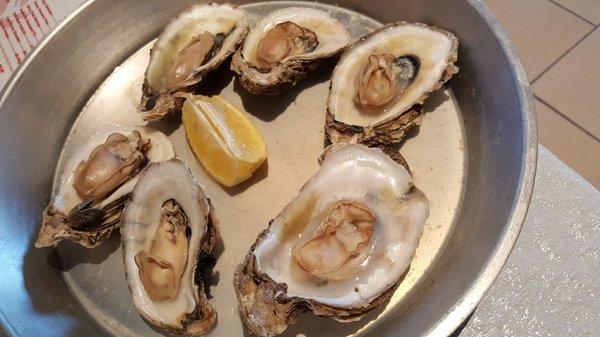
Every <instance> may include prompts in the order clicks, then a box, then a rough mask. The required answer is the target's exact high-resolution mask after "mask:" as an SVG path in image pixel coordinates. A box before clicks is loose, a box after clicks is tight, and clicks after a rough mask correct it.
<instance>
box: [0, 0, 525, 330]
mask: <svg viewBox="0 0 600 337" xmlns="http://www.w3.org/2000/svg"><path fill="white" fill-rule="evenodd" d="M190 3H191V2H190V1H168V2H167V1H143V2H140V1H134V0H131V1H121V2H118V3H115V2H111V1H108V0H98V1H94V2H91V3H89V4H88V5H87V6H86V7H84V8H83V9H82V10H80V11H79V12H78V13H76V15H74V16H73V17H71V19H70V20H68V21H67V23H66V24H65V25H63V26H62V27H61V28H59V29H58V30H57V31H56V32H55V33H54V34H53V36H52V37H50V38H49V39H48V40H47V41H46V42H45V43H43V44H42V46H41V47H40V48H39V49H38V50H37V51H36V52H35V53H34V54H33V56H32V57H31V58H30V59H29V60H28V61H27V62H26V63H25V65H24V66H23V67H22V68H21V69H20V71H19V72H18V74H17V75H16V77H15V78H14V79H13V81H12V82H11V84H10V85H9V86H8V87H7V89H6V90H5V91H4V93H3V96H2V108H1V110H0V153H1V154H2V155H3V156H2V158H5V159H6V161H4V159H3V162H2V166H0V226H1V228H2V233H3V235H2V237H0V250H1V251H2V252H3V253H5V255H6V256H8V257H9V258H8V259H7V260H8V264H9V268H7V271H8V272H7V273H5V274H4V275H0V280H3V279H4V280H5V286H4V287H2V289H0V294H1V295H2V301H1V302H0V311H1V312H2V319H3V323H4V328H5V330H6V331H7V332H9V333H11V334H15V335H40V336H41V335H48V336H54V335H56V336H59V335H65V334H70V335H79V334H88V335H105V334H112V335H117V336H151V335H159V332H157V331H155V330H154V329H152V328H151V327H150V326H148V325H147V324H146V323H145V322H144V321H143V320H142V319H141V318H140V316H139V315H138V314H137V312H136V311H135V308H133V307H132V304H131V299H130V295H129V290H128V289H127V284H126V281H125V277H124V272H123V268H122V261H121V252H120V245H119V243H120V241H119V237H118V235H116V234H115V235H113V236H112V237H111V238H110V239H109V240H108V242H106V243H104V244H103V245H102V246H101V247H100V248H97V249H95V250H87V249H84V248H80V247H78V246H76V245H74V244H71V243H64V244H60V245H59V247H58V248H56V249H52V250H50V249H48V250H36V249H34V248H33V247H32V242H33V239H34V237H35V234H36V231H37V229H38V226H39V214H40V212H41V209H42V208H43V207H44V205H45V204H46V203H47V201H48V199H49V191H50V184H51V177H52V172H55V170H56V173H57V176H58V174H59V173H60V171H61V168H62V163H64V161H65V159H66V158H68V156H69V155H70V153H72V151H74V149H75V148H76V147H77V144H80V143H81V141H82V140H84V139H86V138H87V137H89V136H90V135H91V134H93V133H94V132H96V131H97V130H99V129H101V128H103V127H105V126H108V125H112V124H115V123H119V124H140V123H142V121H141V118H140V116H139V114H137V113H136V106H137V103H138V101H139V97H140V95H141V91H140V88H141V83H142V81H143V72H144V70H145V67H146V65H147V62H148V51H149V48H150V45H151V43H152V41H153V39H154V38H155V36H156V35H157V34H158V32H159V31H160V30H161V29H162V27H163V26H164V24H165V23H166V22H167V21H168V19H169V18H170V17H172V16H173V15H175V14H176V13H177V12H179V11H180V10H182V9H184V8H185V7H186V6H188V5H189V4H190ZM297 4H298V3H294V2H271V3H254V4H248V5H245V6H244V8H245V9H246V10H247V11H248V12H249V13H251V14H252V15H253V16H255V17H259V16H260V15H262V14H264V13H267V12H270V11H272V10H274V9H276V8H280V7H285V6H291V5H297ZM303 5H307V6H313V7H318V8H321V9H324V10H326V11H328V12H329V13H330V14H331V15H333V16H334V17H336V18H338V19H339V20H340V21H341V22H343V23H345V24H347V26H348V27H349V28H350V30H351V33H352V34H353V35H354V36H355V37H357V36H360V35H362V34H364V33H366V32H368V31H371V30H372V29H374V28H376V27H378V26H379V25H380V23H379V22H378V21H376V20H375V19H374V18H376V19H378V20H380V21H381V22H388V21H397V20H407V21H423V22H427V23H432V24H436V25H439V26H441V27H445V28H448V29H450V30H452V31H454V32H455V33H456V34H457V35H458V37H459V39H460V41H461V43H462V45H461V49H460V55H459V60H460V67H461V73H460V74H459V76H457V77H456V78H455V79H453V80H452V81H451V82H450V85H449V87H448V89H447V90H445V91H442V92H439V93H438V94H436V95H434V96H433V97H432V98H431V99H430V102H429V103H428V106H427V113H426V114H425V117H424V121H423V125H422V126H421V127H420V129H419V130H418V132H414V133H413V134H412V135H411V136H412V137H411V138H409V139H408V140H407V141H406V142H405V143H404V144H403V145H402V150H401V152H402V154H403V155H404V156H405V157H406V159H407V160H408V162H409V164H410V166H411V168H412V170H413V172H414V175H415V182H416V184H417V185H418V186H419V187H420V188H421V189H423V190H424V192H425V193H426V194H427V196H428V197H429V199H430V201H431V205H432V209H431V216H430V218H429V220H428V223H427V226H426V229H425V232H424V235H423V238H422V240H421V244H420V245H419V248H418V250H417V254H416V257H415V259H414V261H413V263H412V265H411V269H410V271H409V273H408V275H407V277H406V278H405V279H404V281H403V282H402V284H401V285H400V287H399V288H398V290H397V291H396V293H395V294H394V296H393V297H392V299H391V300H390V301H389V302H388V303H386V305H385V306H384V307H382V308H380V309H379V310H376V311H375V312H373V313H372V314H370V315H369V316H367V317H365V318H364V319H362V320H361V321H359V322H356V323H351V324H340V323H336V322H334V321H332V320H327V319H320V318H316V317H314V316H312V315H309V314H306V315H302V316H301V317H300V319H299V323H298V324H296V325H294V326H292V327H291V328H290V329H289V331H287V332H286V335H290V336H292V335H296V334H305V335H307V336H316V335H318V336H323V335H328V336H329V335H330V336H343V335H350V334H363V333H366V332H369V333H376V334H377V335H399V334H402V335H407V336H414V335H426V334H430V335H434V334H448V333H450V332H451V331H453V329H455V328H456V327H457V326H458V325H459V324H460V323H461V322H462V320H463V319H464V318H465V317H466V316H467V315H468V314H469V313H470V311H471V310H472V309H473V307H474V306H475V305H476V303H477V301H478V300H479V298H480V297H481V296H482V294H483V292H484V291H485V289H487V287H488V286H489V284H491V282H492V281H493V279H494V277H495V275H496V274H497V273H498V271H499V270H500V268H501V265H502V264H503V262H504V260H505V258H506V256H507V255H508V252H509V251H510V248H511V246H512V243H513V242H514V240H515V239H516V235H517V233H518V230H519V227H520V225H521V223H522V220H523V218H524V214H525V210H526V206H527V203H528V200H529V195H530V192H531V184H532V181H533V170H534V167H535V162H534V160H535V151H536V148H535V144H536V140H535V127H534V121H533V110H532V105H531V97H530V95H529V93H528V88H527V87H526V86H527V84H526V80H525V78H524V76H523V72H522V69H521V66H520V64H519V63H518V60H516V58H515V56H514V54H513V52H512V50H511V49H509V48H508V43H507V42H506V39H505V37H504V35H503V34H502V33H500V32H498V28H497V27H496V26H494V25H495V22H494V21H493V19H492V18H491V17H490V16H489V13H488V12H487V11H486V10H485V9H484V8H483V7H482V5H481V4H480V3H479V2H473V3H471V2H468V1H465V2H462V1H452V2H450V1H448V2H441V3H440V2H436V1H431V2H429V1H422V2H419V4H412V3H411V4H409V3H406V4H395V3H387V2H385V1H370V2H369V3H368V4H366V3H363V2H356V3H355V2H352V1H346V2H345V3H343V5H344V6H347V7H348V8H351V9H352V10H348V9H344V8H341V7H335V6H329V5H324V4H316V3H304V4H303ZM361 13H362V14H361ZM451 13H456V14H457V15H460V16H461V17H462V19H460V20H459V18H457V17H455V16H452V15H449V14H451ZM367 15H368V16H367ZM486 60H489V61H487V62H486ZM333 65H334V62H328V63H325V64H323V65H322V66H321V67H320V68H319V69H318V70H317V71H316V72H315V74H314V76H312V77H311V78H310V79H309V80H307V81H305V82H302V84H300V85H299V86H298V87H297V88H295V89H294V90H292V91H290V92H288V93H285V94H282V95H280V96H277V97H274V98H265V97H259V96H253V95H250V94H248V93H247V92H246V91H245V90H244V89H243V88H241V86H240V85H239V83H237V81H235V80H234V79H233V75H232V73H231V72H230V71H229V70H228V66H227V65H225V66H224V67H221V68H220V69H219V70H217V71H216V72H214V73H212V74H211V75H209V77H208V78H207V79H206V80H205V81H204V82H205V83H206V84H204V85H203V86H202V88H201V92H203V93H207V94H220V95H222V96H223V97H225V98H226V99H228V100H229V101H231V102H232V103H234V104H235V105H237V106H239V107H242V108H243V109H244V110H245V111H247V112H248V113H250V114H251V116H252V119H253V121H254V122H255V123H256V125H257V126H258V127H259V129H260V130H261V132H262V133H263V135H264V136H265V139H266V141H267V144H268V146H269V159H268V165H265V166H263V167H262V168H261V169H260V170H259V171H258V172H257V173H256V174H255V177H253V178H252V179H251V180H250V181H248V182H246V183H244V184H242V185H241V186H237V187H235V188H229V189H224V188H223V187H221V186H220V185H218V184H217V183H215V182H214V181H213V180H212V179H211V178H210V177H209V176H208V175H207V174H206V173H205V172H204V171H203V169H202V167H201V166H200V165H199V164H198V163H197V162H196V161H195V159H194V157H193V155H192V154H191V151H190V149H189V147H188V146H187V143H186V141H185V138H184V135H183V130H182V128H181V126H180V120H179V116H173V117H172V118H169V120H168V121H166V122H161V123H155V124H153V125H152V126H154V127H156V128H159V129H161V130H163V131H164V132H166V133H167V134H168V135H170V138H171V139H172V141H173V142H174V144H175V146H176V152H177V155H178V156H179V157H180V158H183V159H184V160H186V161H187V162H188V163H189V164H190V166H191V167H192V170H193V171H194V174H195V175H196V176H197V177H198V178H199V179H200V181H202V183H203V184H204V185H205V187H206V189H207V191H208V194H209V195H210V196H211V197H212V199H213V200H214V201H215V206H216V209H217V212H218V215H219V217H220V219H221V222H222V236H223V243H222V245H221V246H220V247H219V251H218V253H219V259H218V263H217V266H216V267H215V271H216V275H215V277H214V283H215V284H214V286H213V287H212V288H211V294H212V295H213V297H214V298H213V301H214V302H215V304H216V307H217V310H218V312H219V322H218V325H217V327H216V329H215V330H213V331H212V332H211V335H214V336H221V335H223V336H237V335H243V330H242V327H241V323H240V321H239V318H238V316H237V311H236V310H237V309H236V306H237V304H236V301H235V295H234V291H233V287H232V274H233V270H234V268H235V266H236V265H237V263H239V262H240V261H241V259H242V257H243V256H244V255H245V253H246V252H247V250H248V248H249V247H250V244H251V243H252V242H253V241H254V239H255V238H256V235H257V234H258V233H259V232H260V231H261V230H262V229H264V228H265V227H266V225H267V223H268V220H269V219H271V218H272V217H274V216H275V215H276V214H277V213H278V212H279V210H281V209H282V208H283V207H284V206H285V204H286V203H287V202H289V200H291V198H292V197H293V196H294V195H295V194H296V192H297V191H298V189H299V188H300V186H301V185H302V183H303V182H304V181H305V180H307V179H308V178H309V177H310V176H311V175H312V174H313V173H314V172H315V171H316V169H317V167H318V165H317V162H316V157H317V155H318V153H319V152H320V151H321V149H322V148H323V123H324V112H325V111H324V110H325V99H326V97H327V92H328V80H329V76H330V72H331V69H332V67H333ZM467 149H468V151H467ZM59 158H60V159H59ZM55 178H56V177H55ZM55 180H56V179H55ZM9 233H10V235H9ZM13 233H15V234H14V235H13ZM7 254H10V255H7ZM5 295H6V296H5ZM32 323H34V324H32ZM98 326H101V327H102V328H103V329H101V330H100V329H98V328H97V327H98Z"/></svg>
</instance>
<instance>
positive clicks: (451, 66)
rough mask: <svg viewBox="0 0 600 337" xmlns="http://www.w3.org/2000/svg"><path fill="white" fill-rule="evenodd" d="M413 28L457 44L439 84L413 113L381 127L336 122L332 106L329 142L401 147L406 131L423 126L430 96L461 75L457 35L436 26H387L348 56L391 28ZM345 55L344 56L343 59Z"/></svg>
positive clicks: (327, 122) (328, 121)
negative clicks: (429, 31)
mask: <svg viewBox="0 0 600 337" xmlns="http://www.w3.org/2000/svg"><path fill="white" fill-rule="evenodd" d="M402 25H411V26H421V27H426V28H429V29H432V30H434V31H437V32H440V33H442V34H444V35H446V36H448V37H449V38H450V39H451V40H452V41H453V46H452V51H451V53H450V55H449V57H448V65H447V66H446V69H445V71H444V72H443V73H442V76H441V77H440V79H439V81H438V82H437V83H436V84H435V85H434V86H433V87H431V89H429V90H428V91H427V92H426V93H425V95H423V96H422V97H421V99H420V100H419V101H418V102H415V105H414V106H413V107H411V108H410V109H408V110H406V111H405V112H403V113H402V114H400V115H399V116H397V117H395V118H393V119H391V120H386V121H383V122H381V123H378V124H375V125H372V126H367V127H362V126H357V125H349V124H345V123H342V122H339V121H337V120H335V116H333V114H332V113H331V111H330V109H329V106H328V107H327V116H326V119H325V135H326V137H327V139H328V140H329V141H330V142H332V143H338V142H344V143H350V142H354V143H362V144H365V145H368V146H376V145H379V144H394V143H399V142H400V141H402V139H403V138H404V136H405V134H406V131H408V130H409V129H410V128H411V127H412V126H418V125H420V124H421V116H422V114H423V103H424V101H425V100H426V99H427V97H429V94H430V93H432V92H434V91H436V90H438V89H440V88H441V87H442V85H443V84H444V83H446V82H447V81H448V80H450V78H452V76H454V74H456V73H458V67H457V66H456V65H455V63H456V61H457V60H458V40H457V38H456V36H454V34H452V33H450V32H449V31H447V30H444V29H441V28H437V27H434V26H428V25H426V24H422V23H411V24H409V23H406V22H397V23H393V24H389V25H385V26H383V27H382V28H380V29H378V30H376V31H374V32H372V33H371V34H368V35H365V36H363V37H362V38H360V39H359V40H358V41H356V42H355V43H353V44H352V45H350V46H349V47H348V48H347V49H346V52H345V53H350V52H352V49H353V47H354V46H356V45H358V44H360V43H361V42H363V41H364V40H366V39H368V38H370V37H372V36H373V35H375V34H377V33H379V32H380V31H383V30H385V29H387V28H390V27H395V26H402ZM343 56H344V55H342V57H343Z"/></svg>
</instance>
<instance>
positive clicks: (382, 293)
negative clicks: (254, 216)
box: [234, 144, 429, 336]
mask: <svg viewBox="0 0 600 337" xmlns="http://www.w3.org/2000/svg"><path fill="white" fill-rule="evenodd" d="M325 155H326V157H325V159H324V160H323V163H322V166H321V168H320V169H319V171H318V172H317V173H316V174H315V175H314V176H313V177H312V178H311V179H310V180H309V181H308V182H307V183H306V184H305V185H304V187H302V189H301V190H300V192H299V194H298V196H297V197H296V198H295V199H294V200H293V201H292V202H291V203H290V204H288V205H287V206H286V207H285V208H284V210H283V211H282V212H281V213H280V214H279V215H278V216H277V217H276V218H275V219H274V220H272V221H271V223H270V225H269V227H268V228H267V229H266V230H265V231H264V232H262V233H261V234H260V235H259V236H258V238H257V240H256V242H255V243H254V245H253V246H252V248H251V250H250V252H249V253H248V255H247V256H246V257H245V259H244V261H243V262H242V264H241V265H240V266H239V267H238V269H237V270H236V273H235V279H234V286H235V288H236V293H237V297H238V306H239V312H240V316H241V317H242V321H243V322H244V325H245V326H246V328H248V330H249V331H250V332H251V333H252V334H255V335H258V336H274V335H277V334H279V333H281V332H283V331H284V330H285V329H286V328H287V326H288V325H289V324H292V323H293V322H294V321H295V320H296V316H297V312H298V311H306V310H310V311H312V312H313V313H314V314H316V315H319V316H324V317H330V318H333V319H336V320H338V321H341V322H345V321H353V320H357V319H360V318H361V317H362V316H363V315H365V314H366V313H367V312H368V311H370V310H371V309H374V308H375V307H377V306H378V305H380V304H381V303H383V302H384V301H385V300H387V299H388V298H389V297H390V296H391V295H392V292H393V290H394V289H395V286H396V285H397V284H398V283H399V281H400V279H401V277H402V275H403V274H404V273H405V272H406V271H407V269H408V267H409V265H410V262H411V259H412V257H413V255H414V253H415V250H416V247H417V245H418V242H419V239H420V237H421V233H422V231H423V227H424V225H425V221H426V219H427V217H428V215H429V204H428V201H427V199H426V197H425V196H424V195H423V193H421V192H420V191H419V190H418V189H417V188H415V187H414V186H413V183H412V178H411V175H410V173H409V171H408V169H407V168H405V166H403V164H402V163H403V160H401V159H400V158H401V157H400V155H399V154H398V153H397V152H396V153H395V154H394V156H393V157H394V158H395V159H396V160H394V159H392V157H390V156H389V155H387V154H385V153H384V152H383V151H382V150H381V149H379V148H368V147H366V146H364V145H360V144H350V145H344V146H339V145H337V146H336V147H335V148H334V149H333V150H331V151H326V152H325Z"/></svg>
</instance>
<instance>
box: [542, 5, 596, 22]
mask: <svg viewBox="0 0 600 337" xmlns="http://www.w3.org/2000/svg"><path fill="white" fill-rule="evenodd" d="M549 1H550V2H551V3H553V4H555V5H556V6H558V7H560V8H562V9H564V10H566V11H567V12H569V13H571V14H573V15H575V16H576V17H578V18H580V19H581V20H583V21H585V22H587V23H589V24H590V25H592V26H594V27H598V25H596V24H594V23H593V22H592V21H589V20H588V19H586V18H584V17H583V16H581V15H579V14H577V13H575V12H573V11H572V10H570V9H568V8H567V7H565V6H563V5H562V4H560V3H558V2H556V1H555V0H549Z"/></svg>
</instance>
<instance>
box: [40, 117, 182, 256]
mask: <svg viewBox="0 0 600 337" xmlns="http://www.w3.org/2000/svg"><path fill="white" fill-rule="evenodd" d="M174 156H175V152H174V150H173V145H172V144H171V141H169V139H168V138H167V136H165V135H164V134H163V133H161V132H159V131H156V130H153V129H151V128H148V127H142V126H115V127H112V128H109V129H108V130H106V131H104V132H101V133H97V134H95V135H94V136H92V137H91V138H89V139H88V140H87V142H86V143H84V144H83V145H82V146H81V147H80V148H79V149H78V150H77V151H76V152H75V153H74V154H73V155H72V156H71V157H70V158H69V160H68V161H67V163H66V164H65V168H64V171H63V173H62V176H61V179H60V185H59V186H58V191H57V193H56V195H55V196H54V197H53V198H52V199H53V200H52V203H51V204H50V205H49V206H48V207H47V208H46V209H45V210H44V213H43V219H42V227H41V229H40V232H39V235H38V238H37V241H36V243H35V246H36V247H46V246H51V245H54V244H56V243H57V242H58V241H60V240H62V239H69V240H72V241H75V242H77V243H79V244H81V245H83V246H85V247H88V248H93V247H96V246H98V245H99V244H100V243H102V241H103V240H104V239H106V238H107V237H108V236H109V235H110V233H111V232H112V230H113V229H115V228H116V227H117V226H118V225H119V220H120V217H121V211H122V210H123V206H124V205H125V201H126V200H127V198H128V197H129V195H130V193H131V190H133V186H134V185H135V183H136V181H137V175H138V173H139V172H140V171H141V170H142V169H143V168H144V167H145V166H146V165H147V164H148V163H151V162H156V161H163V160H166V159H169V158H173V157H174Z"/></svg>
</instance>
